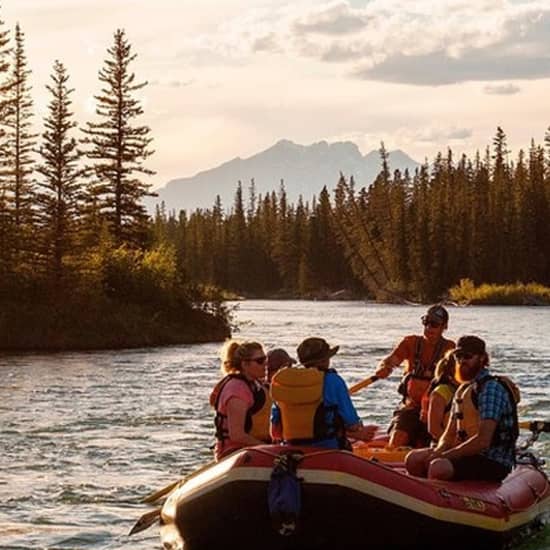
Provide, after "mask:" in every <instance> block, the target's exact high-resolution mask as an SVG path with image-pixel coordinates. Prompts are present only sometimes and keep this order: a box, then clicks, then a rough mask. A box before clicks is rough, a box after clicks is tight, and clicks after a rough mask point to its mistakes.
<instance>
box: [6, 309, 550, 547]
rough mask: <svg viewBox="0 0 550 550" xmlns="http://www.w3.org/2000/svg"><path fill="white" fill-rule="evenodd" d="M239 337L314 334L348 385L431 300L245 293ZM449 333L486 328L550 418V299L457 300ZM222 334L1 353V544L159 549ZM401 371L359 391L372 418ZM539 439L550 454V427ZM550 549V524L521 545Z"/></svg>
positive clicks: (213, 376) (382, 418)
mask: <svg viewBox="0 0 550 550" xmlns="http://www.w3.org/2000/svg"><path fill="white" fill-rule="evenodd" d="M234 305H237V309H236V311H235V319H234V322H235V324H236V325H237V327H238V328H237V329H236V330H235V331H234V337H236V338H242V339H254V340H259V341H261V342H263V343H264V344H265V346H266V348H271V347H279V346H282V347H285V348H286V349H287V350H288V351H289V352H290V353H291V354H294V351H295V349H296V346H297V345H298V344H299V342H300V341H301V340H302V339H303V338H306V337H308V336H321V337H324V338H326V339H327V341H328V342H329V343H330V344H331V345H339V346H340V351H339V353H338V354H337V355H336V356H335V358H334V360H333V366H334V367H335V368H336V369H337V370H338V372H339V373H340V374H341V375H342V376H343V377H344V379H345V380H346V381H347V382H348V384H349V385H351V384H353V383H355V382H358V381H360V380H362V379H364V378H366V377H367V376H369V375H370V374H372V373H373V372H374V370H375V368H376V365H377V363H378V361H379V360H380V359H381V358H382V357H384V356H385V355H386V354H387V353H388V352H389V351H390V350H391V348H392V347H393V346H394V345H395V344H396V343H397V342H398V341H399V339H400V338H401V337H403V336H404V335H406V334H412V333H418V332H419V331H420V330H421V328H422V327H421V325H420V316H421V315H422V314H423V313H424V309H425V308H424V307H416V306H394V305H378V304H370V303H365V302H359V301H357V302H313V301H263V300H249V301H243V302H239V303H238V304H234ZM449 312H450V316H451V318H450V322H449V330H448V332H447V334H448V336H449V337H451V338H453V339H456V338H458V337H459V336H460V335H462V334H466V333H475V334H478V335H479V336H481V337H482V338H484V339H485V340H486V342H487V345H488V349H489V352H490V356H491V365H492V367H493V370H494V371H495V372H497V373H502V374H507V375H510V376H511V377H512V378H513V379H514V380H515V381H516V382H517V383H518V384H519V386H520V388H521V390H522V400H521V403H520V405H519V413H520V418H521V419H522V420H530V419H541V420H550V394H549V391H548V390H549V388H550V370H549V368H548V366H549V365H550V337H549V335H550V310H549V309H548V308H537V307H467V308H453V307H452V308H449ZM219 348H220V344H199V345H186V346H170V347H160V348H143V349H136V350H122V351H104V352H88V353H74V352H71V353H56V354H17V355H3V356H1V357H0V375H1V378H0V380H1V382H0V548H1V549H9V550H23V549H44V550H69V549H71V550H76V549H94V550H107V549H119V548H122V549H125V548H128V549H130V548H131V549H132V550H145V549H147V550H151V549H159V548H160V547H161V545H160V539H159V533H158V528H157V527H156V526H153V527H151V528H149V529H148V530H146V531H144V532H142V533H139V534H137V535H134V536H132V537H128V536H127V533H128V531H129V530H130V528H131V527H132V525H133V523H134V522H135V521H136V520H137V518H138V517H139V516H140V515H141V514H143V513H144V512H146V511H148V508H147V507H146V506H145V505H143V504H140V502H139V501H140V499H141V498H142V497H143V496H145V495H146V494H148V493H150V492H151V491H154V490H156V489H158V488H161V487H163V486H165V485H166V484H168V483H170V482H171V481H174V480H176V479H178V478H179V477H181V476H182V475H184V474H187V473H190V472H192V471H193V470H194V469H196V468H197V467H198V466H200V465H201V464H203V463H205V462H207V461H209V460H210V459H211V457H212V452H211V450H210V448H209V447H210V446H211V444H212V443H213V430H212V418H213V415H212V411H211V410H210V408H209V405H208V394H209V392H210V389H211V387H212V386H213V385H214V384H215V382H216V381H217V380H218V378H219V376H220V373H219V359H218V352H219ZM398 380H399V375H398V374H397V372H395V373H394V374H393V375H392V376H391V377H390V378H389V379H387V380H381V381H378V382H377V383H375V384H373V385H371V386H369V387H368V388H365V389H364V390H362V391H361V392H360V393H358V394H356V395H355V396H354V398H353V399H354V402H355V404H356V405H357V408H358V410H359V412H360V414H361V416H362V417H363V419H364V420H365V421H366V422H369V423H377V424H380V425H381V426H384V427H385V426H387V423H388V421H389V419H390V416H391V412H392V410H393V408H394V406H395V405H396V404H397V403H398V401H399V396H398V394H397V385H398ZM533 449H534V450H535V452H537V453H538V454H540V455H541V456H543V457H546V458H547V459H550V437H549V436H548V435H546V434H543V435H542V436H541V438H540V440H539V441H538V442H537V443H535V445H534V447H533ZM518 548H520V549H521V550H527V549H529V550H535V549H537V550H542V549H545V550H546V549H548V548H550V531H549V528H548V527H547V528H546V530H545V531H544V532H543V533H542V534H541V535H539V536H538V537H537V538H536V539H534V540H532V541H530V542H528V543H525V544H523V545H522V546H521V547H518Z"/></svg>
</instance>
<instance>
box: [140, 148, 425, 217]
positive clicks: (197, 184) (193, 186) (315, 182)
mask: <svg viewBox="0 0 550 550" xmlns="http://www.w3.org/2000/svg"><path fill="white" fill-rule="evenodd" d="M388 154H389V165H390V169H391V170H392V171H393V170H396V169H399V170H401V171H404V170H405V169H407V168H408V169H409V170H410V171H413V170H414V169H415V168H416V167H418V166H420V164H419V163H418V162H417V161H415V160H414V159H412V158H411V157H410V156H409V155H407V154H406V153H405V152H403V151H401V150H400V149H396V150H394V151H390V152H389V153H388ZM379 171H380V155H379V152H378V151H376V150H373V151H370V152H368V153H367V154H366V155H363V154H362V153H361V151H360V150H359V147H358V146H357V145H356V144H355V143H353V142H352V141H337V142H334V143H329V142H327V141H325V140H321V141H318V142H315V143H312V144H311V145H301V144H298V143H295V142H293V141H291V140H289V139H280V140H279V141H277V142H276V143H275V144H273V145H272V146H270V147H268V148H267V149H265V150H263V151H259V152H258V153H255V154H253V155H251V156H250V157H247V158H241V157H240V156H238V157H235V158H233V159H230V160H228V161H226V162H223V163H222V164H220V165H218V166H215V167H213V168H209V169H207V170H202V171H200V172H197V173H196V174H195V175H194V176H188V177H183V178H175V179H172V180H170V181H168V182H167V183H166V185H165V186H164V187H161V188H159V189H156V190H155V192H156V193H157V194H158V196H157V197H151V198H149V199H147V201H146V207H147V209H148V210H149V211H151V212H153V211H154V209H155V207H156V206H157V205H160V204H161V203H164V207H165V209H166V210H167V211H172V210H175V211H179V210H187V211H193V210H195V209H197V208H211V207H212V206H213V205H214V202H215V200H216V196H217V195H219V196H220V198H221V202H222V207H223V208H224V209H228V208H230V207H231V205H232V203H233V199H234V195H235V191H236V189H237V184H238V182H239V181H241V182H242V185H243V189H244V190H245V196H246V189H247V187H248V185H249V184H250V182H251V180H252V179H253V180H254V183H255V188H256V193H257V194H261V195H265V194H266V193H270V192H271V191H274V190H275V191H277V190H278V189H279V187H280V184H281V181H282V182H284V186H285V190H286V193H287V197H288V200H289V201H290V202H296V201H297V200H298V198H299V197H300V196H302V198H303V200H305V201H310V200H311V199H312V198H313V196H314V195H315V196H318V195H319V192H320V191H321V189H322V188H323V186H325V185H326V186H327V188H328V189H330V190H332V189H333V188H334V187H335V186H336V183H337V182H338V178H339V177H340V173H343V174H344V175H345V176H348V177H349V176H352V175H353V177H354V179H355V182H356V185H357V186H358V187H363V186H368V185H370V184H371V183H372V181H373V180H374V178H375V177H376V175H377V174H378V173H379Z"/></svg>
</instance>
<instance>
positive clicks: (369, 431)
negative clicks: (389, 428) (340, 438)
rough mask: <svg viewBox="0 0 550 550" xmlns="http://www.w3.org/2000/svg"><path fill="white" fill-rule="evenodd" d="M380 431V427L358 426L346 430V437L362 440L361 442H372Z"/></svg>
mask: <svg viewBox="0 0 550 550" xmlns="http://www.w3.org/2000/svg"><path fill="white" fill-rule="evenodd" d="M377 430H378V426H376V425H374V424H368V425H367V426H357V427H354V428H353V429H349V428H348V430H346V435H347V436H348V437H350V438H352V439H360V440H361V441H370V440H371V439H372V438H373V437H374V435H375V434H376V432H377Z"/></svg>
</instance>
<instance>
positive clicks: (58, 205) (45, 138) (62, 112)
mask: <svg viewBox="0 0 550 550" xmlns="http://www.w3.org/2000/svg"><path fill="white" fill-rule="evenodd" d="M68 80H69V75H68V74H67V71H66V69H65V67H64V66H63V64H62V63H60V62H59V61H56V62H55V63H54V67H53V73H52V75H51V85H47V86H46V88H47V90H48V91H49V92H50V94H51V100H50V104H49V105H48V114H47V116H46V118H45V119H44V126H45V130H44V133H43V134H42V145H41V147H40V149H39V153H40V156H41V157H42V162H41V164H40V165H39V166H38V168H37V171H38V172H39V173H40V174H41V175H42V178H41V180H40V181H39V186H40V188H41V192H39V193H37V199H38V211H39V216H40V225H41V229H42V231H41V232H40V235H41V236H42V238H43V242H42V244H43V248H42V253H43V254H44V256H45V267H46V273H47V275H48V278H51V279H53V281H54V282H55V283H56V284H57V285H60V284H61V283H62V282H63V281H64V280H65V275H66V273H67V262H66V260H67V259H68V258H69V257H71V256H72V257H75V256H77V240H78V224H79V215H80V212H79V205H80V202H81V200H82V181H81V170H80V169H79V168H78V166H77V164H78V159H79V154H78V151H77V141H76V139H75V138H74V137H72V136H71V135H70V133H71V130H72V129H73V128H75V126H76V122H75V121H74V120H73V113H71V111H70V106H71V103H72V102H71V99H70V95H71V93H72V92H73V91H74V90H73V89H70V88H68V86H67V81H68Z"/></svg>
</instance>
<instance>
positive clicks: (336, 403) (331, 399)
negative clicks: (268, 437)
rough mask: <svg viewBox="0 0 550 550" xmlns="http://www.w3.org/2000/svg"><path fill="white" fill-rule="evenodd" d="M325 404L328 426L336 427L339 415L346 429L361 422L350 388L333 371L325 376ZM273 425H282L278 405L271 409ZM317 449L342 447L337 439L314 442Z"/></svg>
mask: <svg viewBox="0 0 550 550" xmlns="http://www.w3.org/2000/svg"><path fill="white" fill-rule="evenodd" d="M323 404H324V405H325V407H326V408H327V409H328V410H327V411H326V412H325V422H326V423H327V425H328V426H334V421H335V416H336V415H338V416H340V418H341V419H342V420H343V422H344V426H345V427H349V426H353V425H354V424H358V423H359V422H361V419H360V418H359V415H358V414H357V411H356V410H355V407H354V405H353V403H352V401H351V397H350V395H349V392H348V388H347V386H346V383H345V382H344V379H343V378H342V377H341V376H340V375H339V374H338V373H337V372H336V371H335V370H333V369H331V370H329V371H327V372H326V374H325V379H324V384H323ZM271 423H272V424H275V425H280V424H281V410H280V409H279V407H278V406H277V404H276V403H274V404H273V407H272V409H271ZM311 444H312V445H315V446H316V447H327V448H329V449H338V448H339V447H340V445H339V442H338V440H337V438H335V437H332V438H330V439H322V440H315V441H312V443H311Z"/></svg>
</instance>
